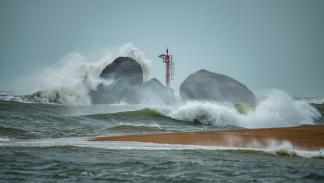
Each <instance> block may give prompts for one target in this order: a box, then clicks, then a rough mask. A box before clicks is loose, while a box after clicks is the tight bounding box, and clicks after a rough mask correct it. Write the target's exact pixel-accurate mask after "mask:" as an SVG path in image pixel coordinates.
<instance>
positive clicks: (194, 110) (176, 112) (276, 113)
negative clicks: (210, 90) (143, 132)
mask: <svg viewBox="0 0 324 183" xmlns="http://www.w3.org/2000/svg"><path fill="white" fill-rule="evenodd" d="M156 110H158V111H159V112H161V113H162V114H164V115H166V116H169V117H171V118H174V119H177V120H183V121H192V122H199V123H203V124H209V125H214V126H228V125H235V126H240V127H244V128H269V127H288V126H296V125H301V124H313V120H314V119H316V118H319V117H320V116H321V115H320V113H319V112H318V111H317V110H316V109H315V108H313V107H312V106H311V105H310V104H309V103H307V102H305V101H301V100H294V99H293V98H292V97H290V96H289V95H288V94H286V93H284V92H283V91H279V90H273V91H272V92H271V93H270V94H269V95H268V96H266V97H265V98H264V99H263V100H261V101H259V103H258V104H257V106H256V107H255V108H254V107H251V108H250V109H249V110H248V112H247V113H246V114H242V113H240V112H238V110H237V109H236V108H235V107H234V105H233V104H225V103H209V102H187V103H184V104H180V105H178V106H173V107H172V108H167V107H166V108H157V109H156Z"/></svg>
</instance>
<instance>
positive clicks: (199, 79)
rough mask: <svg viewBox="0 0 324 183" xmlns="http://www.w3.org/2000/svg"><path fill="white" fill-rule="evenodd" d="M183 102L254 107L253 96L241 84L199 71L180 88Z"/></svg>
mask: <svg viewBox="0 0 324 183" xmlns="http://www.w3.org/2000/svg"><path fill="white" fill-rule="evenodd" d="M180 96H181V98H182V99H184V100H200V101H214V102H231V103H245V104H249V105H255V96H254V94H253V93H252V92H251V91H250V90H249V89H248V88H247V87H246V86H245V85H243V84H242V83H240V82H238V81H236V80H234V79H232V78H230V77H228V76H226V75H222V74H217V73H213V72H209V71H207V70H200V71H197V72H195V73H193V74H191V75H190V76H189V77H187V78H186V79H185V81H184V82H183V83H182V84H181V86H180Z"/></svg>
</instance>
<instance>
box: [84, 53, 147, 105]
mask: <svg viewBox="0 0 324 183" xmlns="http://www.w3.org/2000/svg"><path fill="white" fill-rule="evenodd" d="M100 77H101V78H103V79H104V80H105V82H103V83H102V84H100V85H99V86H98V88H97V90H95V91H91V92H90V96H91V100H92V103H93V104H112V103H120V102H127V103H139V97H138V95H137V92H138V90H139V88H141V86H142V85H143V70H142V68H141V65H140V64H139V63H137V62H136V61H135V60H134V59H132V58H130V57H118V58H117V59H115V60H114V61H113V62H112V63H111V64H109V65H108V66H107V67H106V68H105V69H104V70H103V71H102V73H101V74H100Z"/></svg>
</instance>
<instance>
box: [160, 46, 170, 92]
mask: <svg viewBox="0 0 324 183" xmlns="http://www.w3.org/2000/svg"><path fill="white" fill-rule="evenodd" d="M159 57H160V58H161V59H162V60H163V62H164V63H165V86H166V87H167V88H168V89H171V86H170V84H171V83H170V82H171V80H173V79H174V63H173V58H172V55H170V54H169V49H168V48H167V49H166V53H163V54H161V55H159Z"/></svg>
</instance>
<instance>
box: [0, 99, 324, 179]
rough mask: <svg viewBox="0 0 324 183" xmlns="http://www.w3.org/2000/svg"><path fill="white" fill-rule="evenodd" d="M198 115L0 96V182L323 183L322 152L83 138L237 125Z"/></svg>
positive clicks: (226, 127) (319, 121) (221, 127)
mask: <svg viewBox="0 0 324 183" xmlns="http://www.w3.org/2000/svg"><path fill="white" fill-rule="evenodd" d="M320 107H321V105H319V107H318V109H320ZM161 111H163V110H161ZM200 118H201V117H200V116H199V115H198V117H195V119H194V120H188V121H186V120H179V118H176V117H175V116H174V115H169V116H168V115H164V114H163V112H159V111H157V110H154V109H153V108H147V107H143V106H140V105H132V106H130V105H93V106H66V105H57V104H41V103H25V102H17V101H11V100H0V139H1V141H0V179H1V181H0V182H93V181H96V182H323V181H324V160H323V159H322V158H323V155H322V154H321V153H323V152H319V154H318V153H317V154H318V155H316V156H312V157H308V156H303V155H302V154H301V155H300V154H298V153H297V156H295V155H296V154H293V156H289V153H287V156H282V155H278V154H276V153H275V152H274V153H273V152H272V151H258V150H253V149H219V148H216V147H215V148H208V147H195V146H181V145H179V146H177V145H156V144H145V143H118V142H114V143H109V142H89V141H88V138H90V137H94V136H99V135H117V134H134V133H136V134H138V133H140V134H142V133H161V132H162V133H163V132H170V131H172V132H174V131H197V130H198V131H199V130H223V129H233V128H241V127H240V126H235V125H232V124H230V125H223V126H217V125H212V124H211V123H206V122H201V123H200V122H199V121H197V119H198V120H199V119H200ZM184 119H187V118H184ZM188 119H189V118H188ZM204 120H205V118H204ZM204 120H202V121H204ZM317 122H318V123H322V120H321V119H317ZM315 154H316V153H315Z"/></svg>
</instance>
